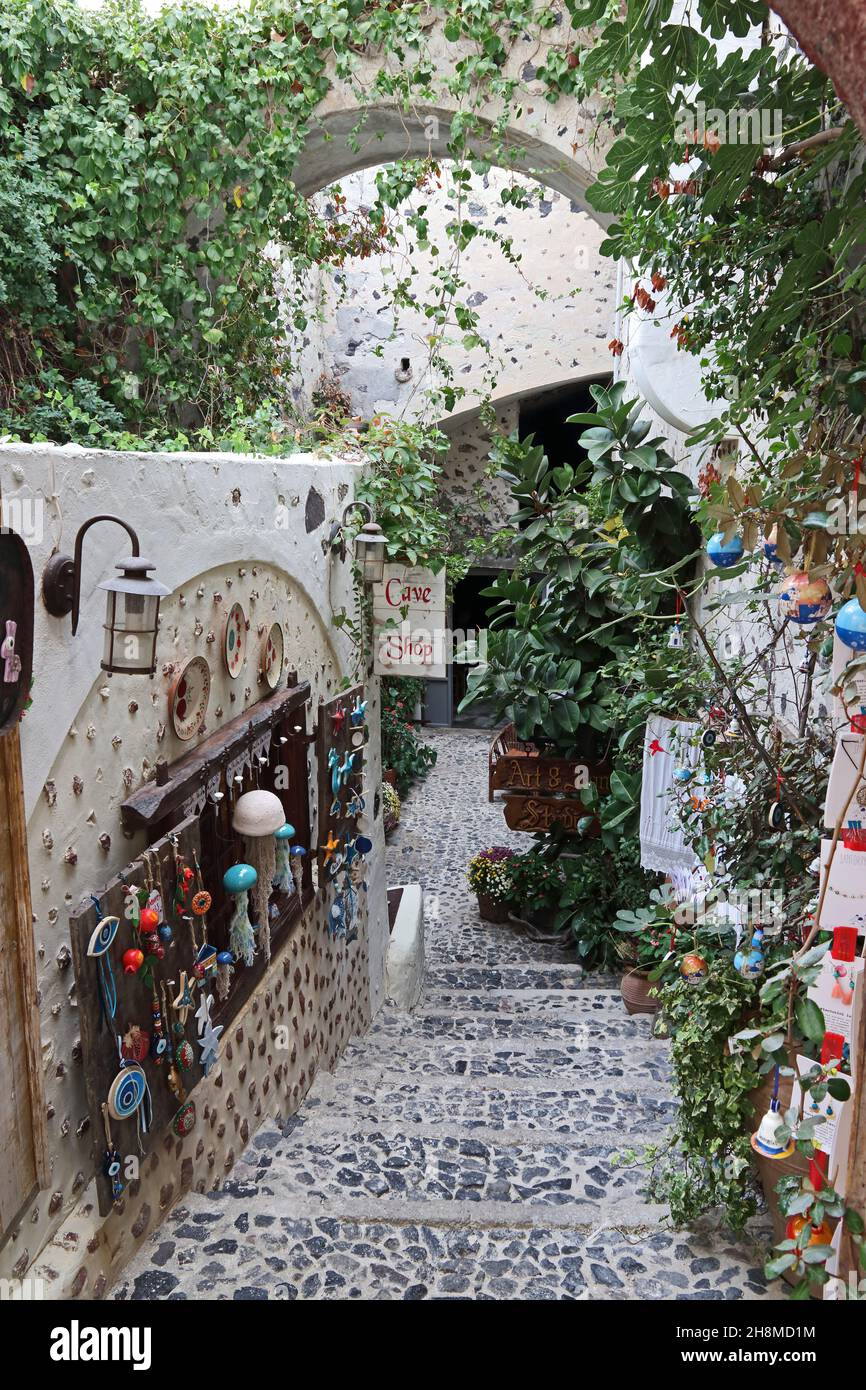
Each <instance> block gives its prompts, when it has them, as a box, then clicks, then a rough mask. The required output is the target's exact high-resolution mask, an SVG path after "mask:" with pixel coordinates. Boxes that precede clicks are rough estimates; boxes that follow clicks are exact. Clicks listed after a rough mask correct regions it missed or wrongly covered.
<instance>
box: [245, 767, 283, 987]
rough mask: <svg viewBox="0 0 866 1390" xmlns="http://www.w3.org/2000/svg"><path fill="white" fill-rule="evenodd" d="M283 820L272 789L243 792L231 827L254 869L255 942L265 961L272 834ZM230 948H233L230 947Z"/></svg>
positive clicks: (273, 857)
mask: <svg viewBox="0 0 866 1390" xmlns="http://www.w3.org/2000/svg"><path fill="white" fill-rule="evenodd" d="M285 823H286V813H285V811H284V810H283V805H282V802H281V801H280V798H279V797H278V796H275V795H274V793H273V792H266V791H252V792H245V793H244V795H243V796H241V797H239V798H238V801H237V805H236V806H235V813H234V817H233V820H232V826H233V828H234V830H235V832H236V833H237V834H238V835H242V836H243V838H244V851H245V853H246V856H247V858H248V860H249V862H250V863H251V864H252V866H253V868H254V869H255V871H256V885H255V893H254V901H255V908H256V915H257V917H258V934H259V938H258V939H259V945H260V946H261V948H262V950H263V951H264V953H265V960H266V961H269V960H270V958H271V924H270V916H269V904H270V899H271V882H272V880H273V877H274V871H275V868H276V841H275V840H274V835H275V833H276V832H277V830H279V829H280V827H281V826H283V825H285ZM233 949H234V948H233Z"/></svg>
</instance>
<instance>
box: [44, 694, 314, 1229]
mask: <svg viewBox="0 0 866 1390" xmlns="http://www.w3.org/2000/svg"><path fill="white" fill-rule="evenodd" d="M289 679H290V682H291V684H290V687H289V688H288V689H286V690H281V691H279V692H277V693H276V694H274V695H271V696H268V697H267V698H265V699H264V700H261V701H260V702H259V703H258V704H257V705H255V706H254V707H253V708H252V709H249V710H246V711H245V712H244V714H242V715H240V716H239V717H238V718H237V719H234V720H232V721H231V722H230V723H228V724H226V725H224V726H223V727H222V728H221V729H220V730H218V731H217V732H216V733H214V734H213V735H211V736H210V737H209V738H207V739H205V740H204V741H203V742H202V743H201V744H200V745H199V746H198V747H197V748H196V749H195V750H193V751H192V752H190V753H188V754H186V755H184V756H183V757H182V758H180V759H178V761H177V762H176V763H173V764H171V765H170V766H167V767H164V768H163V769H162V770H161V774H160V776H159V778H158V780H157V781H154V782H149V783H147V784H146V785H145V786H143V787H141V788H139V790H138V791H137V792H135V793H134V794H133V795H132V796H131V797H130V798H129V799H128V800H127V801H126V802H125V803H124V804H123V806H122V808H121V814H122V817H123V821H124V824H125V825H126V826H127V827H128V828H129V829H130V830H132V829H135V830H137V831H139V832H140V831H141V830H142V829H143V830H145V831H146V834H147V838H148V847H147V850H146V851H144V852H143V853H142V854H141V855H139V856H137V858H136V859H134V860H133V861H132V862H131V863H130V864H128V865H127V866H126V867H125V868H124V869H123V870H122V872H121V873H120V874H119V875H118V876H117V877H116V878H115V879H113V880H112V881H111V883H110V884H108V885H106V886H104V887H101V888H98V889H96V890H95V892H94V896H93V897H92V898H91V899H90V900H85V902H84V903H83V904H82V905H81V908H80V909H79V911H78V912H77V913H75V914H73V915H72V916H71V918H70V930H71V937H72V945H73V960H74V964H75V973H76V978H77V982H78V999H79V1010H80V1014H81V1041H82V1052H83V1055H84V1065H85V1076H86V1084H87V1099H88V1108H89V1112H90V1124H91V1131H92V1133H93V1135H94V1164H95V1171H96V1173H97V1185H98V1189H99V1202H100V1211H101V1212H102V1213H103V1214H105V1213H107V1212H108V1211H110V1210H111V1207H112V1204H113V1202H114V1200H115V1199H116V1194H115V1193H114V1192H113V1191H112V1180H111V1177H110V1176H109V1175H107V1174H106V1173H105V1172H104V1171H103V1161H104V1155H105V1151H106V1143H107V1139H106V1131H105V1127H104V1119H103V1106H104V1104H105V1102H106V1098H107V1095H108V1092H109V1090H110V1088H111V1085H112V1083H113V1082H114V1081H115V1078H116V1077H117V1075H118V1071H119V1070H120V1069H121V1066H122V1064H121V1061H120V1060H119V1058H118V1044H117V1042H116V1035H119V1036H120V1037H121V1038H123V1037H125V1036H126V1035H127V1034H129V1033H130V1029H131V1028H133V1027H134V1026H137V1027H138V1028H139V1029H140V1030H141V1031H142V1032H143V1033H144V1032H147V1033H151V1032H152V1025H151V1019H152V1008H153V990H152V988H150V987H149V986H148V983H147V982H148V981H149V980H150V978H151V975H150V973H148V972H145V974H144V976H142V973H141V971H140V970H139V972H138V973H133V974H125V973H124V964H123V956H124V953H125V952H126V951H128V950H130V949H133V948H136V947H138V946H139V944H142V945H143V943H140V942H139V941H138V940H137V939H134V930H135V929H134V927H133V926H132V924H131V923H130V922H129V921H127V920H126V919H125V917H124V908H125V905H126V899H127V886H128V885H130V884H134V885H136V886H137V887H140V888H142V889H144V888H147V887H149V886H151V885H153V884H154V883H155V886H156V887H157V888H158V889H159V890H160V892H161V895H162V901H163V918H164V922H163V925H166V926H168V927H169V929H170V932H171V940H170V941H167V942H166V943H165V945H164V955H163V957H162V958H161V959H158V960H155V961H152V962H151V971H152V977H153V981H154V982H155V984H156V987H157V998H158V1000H161V998H162V991H161V983H163V982H166V981H167V980H169V979H171V980H173V981H174V982H175V987H174V992H173V996H172V997H177V992H178V990H179V988H180V981H181V972H182V971H184V972H186V976H187V981H188V982H193V984H192V989H193V995H194V1003H193V1009H192V1011H191V1012H190V1013H189V1015H188V1016H187V1020H186V1029H185V1036H186V1039H187V1040H188V1042H189V1043H190V1044H191V1045H192V1048H193V1051H194V1054H195V1064H194V1066H192V1067H190V1068H189V1070H188V1071H185V1072H183V1073H182V1079H183V1082H184V1091H185V1097H186V1099H185V1101H184V1102H183V1103H184V1104H187V1102H188V1101H189V1100H190V1099H193V1100H194V1097H191V1092H192V1091H193V1089H194V1087H195V1085H196V1084H197V1082H198V1081H199V1080H200V1078H201V1076H202V1067H201V1062H200V1057H199V1053H200V1051H201V1043H202V1039H203V1036H204V1030H205V1028H206V1026H208V1021H207V1020H204V1019H202V1020H200V1021H199V1022H198V1023H197V1022H196V1019H195V1018H194V1013H195V1010H196V1009H197V1008H198V1007H199V1000H200V997H201V995H202V994H204V995H210V996H211V997H212V1004H211V1007H210V1013H209V1026H210V1027H211V1028H212V1029H213V1030H214V1034H215V1037H216V1039H217V1040H218V1036H219V1033H220V1032H221V1031H222V1030H223V1029H224V1028H225V1027H226V1025H227V1024H228V1023H230V1022H231V1020H232V1019H233V1018H234V1017H235V1016H236V1015H237V1013H238V1012H239V1010H240V1009H241V1008H242V1007H243V1005H244V1003H245V1002H246V1000H247V999H248V998H249V996H250V994H251V993H252V992H253V990H254V989H255V988H256V986H257V985H258V983H259V982H260V980H261V979H262V978H263V976H264V974H265V972H266V970H267V960H266V958H265V953H264V951H263V950H262V949H261V947H260V944H259V947H258V948H257V950H256V953H255V958H254V960H253V961H252V964H250V965H245V964H244V963H243V961H242V960H238V959H236V958H235V959H232V960H231V961H230V963H229V962H228V956H229V946H230V941H229V926H230V918H231V914H232V909H233V907H234V899H233V897H232V895H231V894H230V893H228V892H227V891H226V889H225V887H224V885H223V876H224V874H225V872H226V870H227V869H229V868H231V867H232V866H233V865H237V864H239V863H243V862H244V860H245V858H246V854H245V849H244V841H243V837H242V836H239V835H238V834H237V833H236V832H235V831H234V829H233V825H232V820H233V813H234V807H235V804H236V802H237V800H238V798H239V797H240V796H241V795H243V793H244V792H248V791H251V790H254V789H261V790H265V791H269V792H273V794H274V795H276V796H277V797H278V798H279V800H280V802H281V804H282V806H283V810H284V813H285V817H286V820H287V822H289V824H290V825H291V826H292V827H293V829H294V835H293V836H292V844H293V845H294V846H297V847H298V848H299V849H302V850H304V851H306V850H308V849H309V845H310V810H309V781H308V770H307V752H308V747H309V742H310V735H308V734H307V731H306V706H307V702H308V700H309V685H307V684H303V685H298V684H296V683H295V682H294V681H293V678H292V676H291V675H290V677H289ZM311 858H312V855H311V854H310V853H304V854H303V855H299V862H300V864H301V865H302V868H301V869H300V871H299V872H298V875H297V880H296V881H295V882H294V883H293V888H292V891H290V892H278V891H274V892H272V894H271V898H270V906H269V923H270V941H271V952H272V955H273V953H276V952H278V951H279V949H280V947H281V946H282V944H283V943H284V941H285V940H286V938H287V937H288V935H289V933H290V931H291V930H292V928H293V926H294V925H295V923H296V922H298V921H299V920H300V918H301V915H302V913H303V911H304V909H305V907H306V906H307V905H308V904H309V902H310V901H311V900H312V897H313V887H312V871H311V862H310V861H311ZM179 875H181V876H183V878H185V880H186V888H185V892H184V893H181V895H180V896H178V894H179V893H180V890H179V889H178V881H179ZM196 893H201V894H203V895H204V898H209V899H210V901H209V902H208V904H207V911H206V912H205V913H204V914H202V915H201V916H197V915H196V914H195V909H194V908H193V907H192V900H193V897H194V896H195V894H196ZM204 898H203V899H202V900H200V902H199V906H200V905H201V902H202V901H204ZM97 904H98V909H97ZM112 915H113V916H117V917H118V918H119V919H120V922H119V926H118V928H117V932H116V937H115V940H114V941H113V942H112V943H111V945H110V946H109V948H108V950H107V952H106V953H105V956H104V958H102V959H101V958H99V957H94V956H93V955H92V954H88V946H89V945H90V944H91V941H92V938H93V935H94V930H95V928H96V925H97V922H98V921H100V920H101V919H103V918H105V917H107V916H109V917H110V916H112ZM205 945H208V946H210V947H211V948H212V950H213V952H214V953H216V955H217V957H219V956H220V955H221V956H222V957H223V961H224V964H223V965H222V966H221V967H220V969H219V970H214V969H211V970H210V972H209V974H208V977H207V978H206V979H205V980H204V982H203V984H204V987H203V988H197V987H196V985H195V975H194V967H195V964H196V956H197V954H198V953H199V952H200V951H201V950H202V948H203V947H204V946H205ZM205 955H207V952H205ZM106 969H107V970H108V971H109V972H110V981H111V983H109V984H108V985H106V977H105V975H104V974H103V973H102V972H103V971H104V970H106ZM112 990H114V991H116V997H117V1004H116V1011H115V1015H114V1020H113V1027H111V1028H109V1027H107V1026H106V1023H105V1013H106V1007H105V1000H106V993H107V992H108V993H110V992H111V991H112ZM166 1012H167V1013H168V1014H170V1015H171V1017H170V1018H168V1019H165V1020H163V1024H164V1027H165V1028H166V1032H167V1030H168V1028H169V1027H170V1026H171V1025H173V1024H174V1022H175V1021H176V1020H175V1018H174V1011H173V1010H172V1009H171V1007H170V1001H169V1007H168V1008H167V1009H166ZM140 1065H141V1068H142V1070H143V1072H144V1074H145V1077H146V1079H147V1083H148V1087H149V1091H150V1096H151V1098H152V1106H153V1117H152V1122H151V1124H150V1126H149V1132H148V1133H147V1134H143V1135H142V1136H141V1147H142V1149H143V1150H144V1151H145V1152H147V1151H149V1150H150V1149H152V1147H153V1145H154V1144H155V1143H156V1142H157V1141H158V1140H159V1139H160V1138H161V1137H162V1135H164V1134H165V1133H166V1131H168V1130H170V1129H171V1128H172V1126H173V1125H177V1123H178V1113H179V1110H180V1107H181V1102H180V1100H179V1099H178V1097H177V1095H176V1093H175V1092H173V1091H172V1090H171V1088H170V1087H169V1084H168V1079H167V1078H168V1068H167V1067H165V1065H164V1064H157V1063H156V1062H155V1061H154V1060H153V1058H152V1057H151V1056H149V1055H148V1056H147V1057H145V1058H144V1059H143V1060H141V1062H140ZM110 1131H111V1140H112V1141H113V1143H114V1145H115V1146H116V1147H117V1148H118V1150H119V1151H120V1152H121V1154H125V1155H129V1154H134V1153H138V1152H139V1136H138V1130H137V1120H136V1118H135V1117H133V1118H131V1119H126V1120H111V1121H110ZM182 1132H183V1129H182V1128H181V1129H180V1130H178V1129H175V1133H178V1134H182Z"/></svg>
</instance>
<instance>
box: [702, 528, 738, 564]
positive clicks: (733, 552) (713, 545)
mask: <svg viewBox="0 0 866 1390" xmlns="http://www.w3.org/2000/svg"><path fill="white" fill-rule="evenodd" d="M707 557H708V559H709V560H710V561H711V562H712V564H714V565H715V566H716V568H717V569H723V570H726V569H729V568H730V567H731V565H735V564H736V563H737V561H738V560H741V559H742V558H743V542H742V539H741V537H740V536H731V538H730V540H728V541H726V540H725V537H724V533H723V532H722V531H717V532H716V534H715V535H714V536H711V537H710V539H709V540H708V541H707Z"/></svg>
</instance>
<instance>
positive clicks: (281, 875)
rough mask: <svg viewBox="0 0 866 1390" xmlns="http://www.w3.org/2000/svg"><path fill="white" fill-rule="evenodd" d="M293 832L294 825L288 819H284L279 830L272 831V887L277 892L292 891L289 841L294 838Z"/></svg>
mask: <svg viewBox="0 0 866 1390" xmlns="http://www.w3.org/2000/svg"><path fill="white" fill-rule="evenodd" d="M294 834H295V827H294V826H293V825H289V822H288V821H286V823H285V825H281V826H280V828H279V830H275V831H274V839H275V840H276V842H277V843H276V865H275V869H274V888H275V889H276V891H277V892H278V893H291V891H292V886H293V885H292V870H291V858H292V846H291V841H292V839H293V838H294Z"/></svg>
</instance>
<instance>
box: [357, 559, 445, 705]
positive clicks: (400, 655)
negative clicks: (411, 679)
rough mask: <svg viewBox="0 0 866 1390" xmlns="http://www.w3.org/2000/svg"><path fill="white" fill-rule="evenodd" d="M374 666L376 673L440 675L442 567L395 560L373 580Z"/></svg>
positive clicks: (430, 677)
mask: <svg viewBox="0 0 866 1390" xmlns="http://www.w3.org/2000/svg"><path fill="white" fill-rule="evenodd" d="M373 662H374V665H373V669H374V671H375V673H376V675H377V676H422V677H423V678H424V679H425V680H444V678H445V674H446V666H447V663H448V630H447V627H446V623H445V570H444V568H443V569H441V570H440V571H439V573H438V574H434V573H433V571H432V570H428V569H423V568H421V567H420V566H418V565H401V564H393V565H386V566H385V573H384V576H383V578H382V580H381V581H380V582H379V583H378V584H374V585H373Z"/></svg>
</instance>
